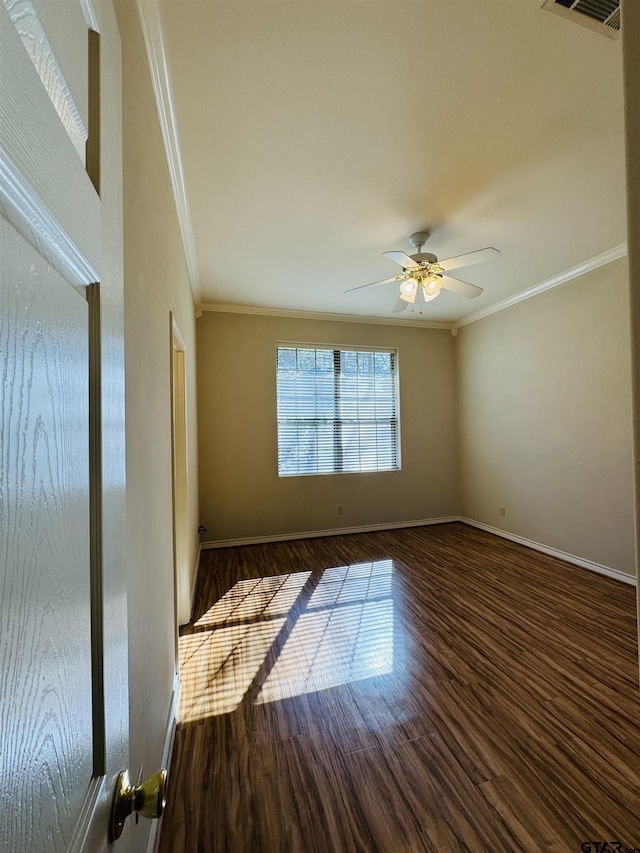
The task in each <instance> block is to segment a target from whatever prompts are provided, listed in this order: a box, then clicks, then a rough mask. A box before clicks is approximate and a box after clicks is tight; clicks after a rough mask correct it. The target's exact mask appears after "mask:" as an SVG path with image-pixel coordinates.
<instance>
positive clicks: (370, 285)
mask: <svg viewBox="0 0 640 853" xmlns="http://www.w3.org/2000/svg"><path fill="white" fill-rule="evenodd" d="M397 280H398V276H397V275H394V276H393V278H383V279H382V281H372V282H371V283H370V284H360V285H358V287H350V288H349V290H345V291H344V292H345V293H353V291H354V290H362V289H363V288H364V287H377V286H378V285H379V284H389V282H390V281H397Z"/></svg>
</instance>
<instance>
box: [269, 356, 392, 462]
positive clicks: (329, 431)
mask: <svg viewBox="0 0 640 853" xmlns="http://www.w3.org/2000/svg"><path fill="white" fill-rule="evenodd" d="M396 362H397V356H396V352H395V350H367V351H362V350H353V349H333V348H331V347H305V346H300V347H298V346H295V345H280V346H278V349H277V390H278V474H279V475H280V476H281V477H290V476H295V475H300V474H336V473H342V472H354V471H392V470H397V469H398V468H399V465H398V416H397V390H396V388H397V381H396V371H397V368H396Z"/></svg>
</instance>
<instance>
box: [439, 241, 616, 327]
mask: <svg viewBox="0 0 640 853" xmlns="http://www.w3.org/2000/svg"><path fill="white" fill-rule="evenodd" d="M626 254H627V244H626V243H621V244H620V245H619V246H616V247H615V248H613V249H609V250H608V251H607V252H603V253H602V254H601V255H596V256H595V257H594V258H590V259H589V260H588V261H584V263H582V264H578V266H576V267H572V268H571V269H570V270H566V271H565V272H561V273H559V274H558V275H555V276H553V277H552V278H549V279H547V280H546V281H543V282H541V283H540V284H536V285H535V286H534V287H530V288H529V289H528V290H523V291H522V292H521V293H516V294H515V296H510V297H509V298H508V299H503V300H502V301H501V302H496V303H494V304H493V305H489V306H488V307H487V308H483V309H482V310H480V311H476V312H475V314H469V315H468V316H467V317H463V318H462V320H458V321H457V322H455V323H454V324H453V326H452V334H454V335H455V334H457V332H458V329H460V328H461V327H462V326H468V325H469V324H470V323H475V322H476V321H477V320H482V319H484V318H485V317H490V316H491V314H497V313H498V311H504V309H505V308H511V306H512V305H517V304H518V302H524V301H525V299H531V297H532V296H537V295H538V294H539V293H544V291H545V290H551V289H552V288H554V287H558V285H560V284H566V282H568V281H571V280H572V279H574V278H579V277H580V276H581V275H584V274H585V273H588V272H591V271H592V270H597V269H599V267H604V266H606V265H607V264H610V263H612V262H613V261H617V260H619V259H620V258H624V256H625V255H626Z"/></svg>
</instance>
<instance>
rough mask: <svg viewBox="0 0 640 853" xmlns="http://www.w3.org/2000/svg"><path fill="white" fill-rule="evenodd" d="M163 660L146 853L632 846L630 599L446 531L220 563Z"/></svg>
mask: <svg viewBox="0 0 640 853" xmlns="http://www.w3.org/2000/svg"><path fill="white" fill-rule="evenodd" d="M180 646H181V667H182V669H181V679H182V696H181V708H180V722H179V725H178V729H177V733H176V741H175V747H174V755H173V761H172V765H171V772H170V778H169V800H168V808H167V813H166V817H165V818H164V825H163V827H162V834H161V844H160V850H161V853H217V851H225V853H249V851H250V853H303V852H304V853H333V852H334V851H335V853H343V852H344V853H351V851H358V853H364V851H366V853H405V851H407V853H414V851H437V853H446V851H474V853H481V851H492V853H497V851H508V853H513V851H520V850H522V851H537V850H548V851H558V853H567V851H574V850H575V851H580V850H581V849H587V848H586V847H585V848H582V845H583V844H585V843H586V842H592V843H594V846H593V848H592V849H594V850H595V849H596V847H595V842H597V841H600V842H603V841H608V842H609V843H610V845H611V843H612V842H619V843H620V845H621V849H622V850H624V849H625V848H630V849H633V848H638V849H640V692H639V689H638V665H637V634H636V618H635V590H634V589H633V588H632V587H630V586H627V585H625V584H622V583H620V582H618V581H614V580H610V579H608V578H605V577H602V576H599V575H597V574H594V573H592V572H589V571H586V570H584V569H580V568H577V567H575V566H571V565H569V564H566V563H562V562H559V561H557V560H555V559H553V558H551V557H547V556H545V555H543V554H539V553H537V552H534V551H531V550H529V549H526V548H523V547H521V546H519V545H516V544H514V543H511V542H508V541H506V540H503V539H499V538H497V537H494V536H491V535H490V534H487V533H484V532H482V531H479V530H476V529H474V528H471V527H468V526H466V525H463V524H458V523H455V524H446V525H437V526H431V527H424V528H410V529H405V530H396V531H386V532H380V533H374V534H358V535H354V536H340V537H333V538H325V539H307V540H299V541H295V542H282V543H275V544H269V545H259V546H249V547H243V548H233V549H224V550H222V549H221V550H214V551H206V552H204V554H203V559H202V565H201V569H200V577H199V581H198V589H197V595H196V605H195V611H194V619H193V622H192V623H191V624H190V625H189V626H187V627H186V628H185V629H183V631H182V635H181V638H180ZM610 849H616V848H614V847H612V848H610Z"/></svg>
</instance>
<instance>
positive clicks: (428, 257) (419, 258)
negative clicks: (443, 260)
mask: <svg viewBox="0 0 640 853" xmlns="http://www.w3.org/2000/svg"><path fill="white" fill-rule="evenodd" d="M411 259H412V260H413V261H415V262H416V263H417V264H422V263H425V262H426V263H428V264H437V263H438V259H437V258H436V256H435V255H432V254H431V252H418V254H417V255H411Z"/></svg>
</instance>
